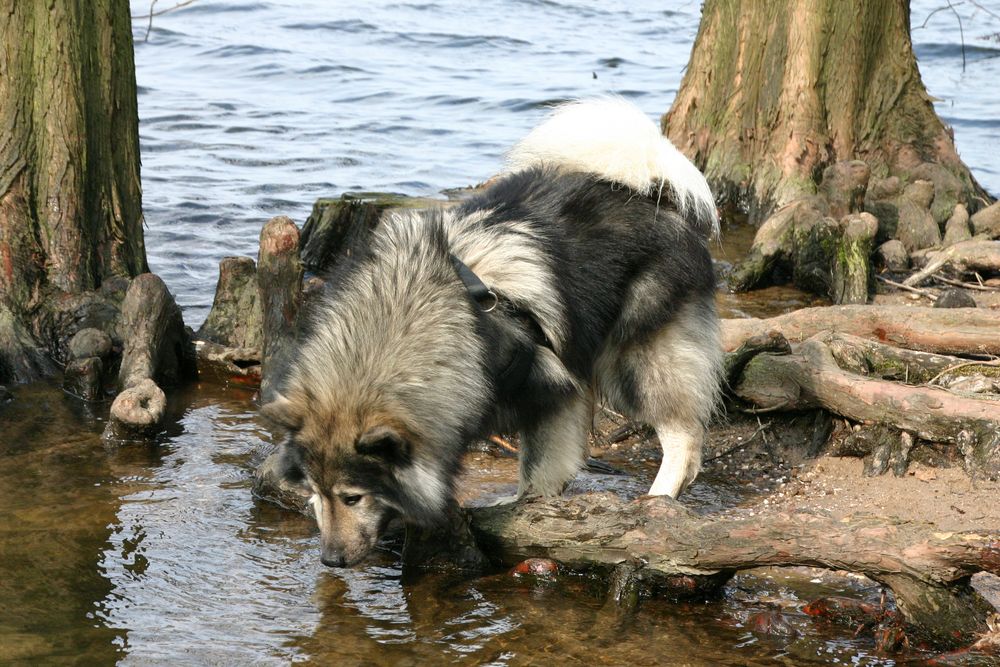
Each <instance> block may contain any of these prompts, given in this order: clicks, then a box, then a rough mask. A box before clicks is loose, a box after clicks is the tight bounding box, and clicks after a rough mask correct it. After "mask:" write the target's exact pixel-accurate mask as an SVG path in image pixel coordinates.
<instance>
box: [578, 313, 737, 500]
mask: <svg viewBox="0 0 1000 667" xmlns="http://www.w3.org/2000/svg"><path fill="white" fill-rule="evenodd" d="M721 371H722V348H721V345H720V343H719V325H718V320H717V319H716V317H715V309H714V307H713V305H712V303H711V302H710V301H705V302H693V303H689V304H687V305H685V306H683V307H682V308H681V309H680V310H679V311H678V312H677V313H676V314H675V315H674V317H673V318H672V319H671V321H670V322H669V323H667V324H666V325H665V326H664V327H663V328H662V329H660V330H659V331H658V332H657V333H656V334H655V335H653V336H652V337H650V338H649V339H648V340H643V341H641V342H638V343H631V344H628V345H626V346H623V347H622V348H621V349H618V350H612V351H609V352H607V353H605V355H603V357H602V359H601V360H600V361H599V363H598V374H599V375H598V386H599V387H601V392H602V393H603V394H604V396H605V398H607V399H608V400H609V401H610V402H611V403H612V404H614V405H616V406H618V408H619V409H620V410H621V411H623V412H626V413H630V415H631V416H632V417H634V418H635V419H638V420H640V421H644V422H646V423H648V424H650V425H652V426H653V428H654V429H656V435H657V437H658V438H659V440H660V447H661V448H662V449H663V460H662V461H661V463H660V470H659V472H658V473H657V475H656V479H655V480H654V481H653V485H652V486H651V487H650V489H649V494H650V495H656V496H671V497H677V495H678V494H679V493H680V492H681V491H683V490H684V489H685V488H687V486H688V485H689V484H690V483H691V482H692V481H694V478H695V477H696V476H697V475H698V472H699V470H700V468H701V450H702V446H703V444H704V440H705V433H706V431H707V428H708V423H709V420H710V419H711V417H712V414H713V413H714V411H715V409H716V406H717V404H718V396H719V381H720V378H721Z"/></svg>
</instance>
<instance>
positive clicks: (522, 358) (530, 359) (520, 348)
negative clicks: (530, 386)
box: [450, 255, 551, 393]
mask: <svg viewBox="0 0 1000 667" xmlns="http://www.w3.org/2000/svg"><path fill="white" fill-rule="evenodd" d="M450 257H451V263H452V264H453V265H454V267H455V273H457V274H458V277H459V279H461V281H462V283H463V284H464V285H465V289H466V291H467V292H468V293H469V297H470V298H471V299H472V301H473V303H475V304H476V305H477V306H478V307H479V310H480V311H481V312H482V313H484V314H486V313H491V312H494V311H496V310H498V308H497V307H498V306H499V305H501V301H502V302H503V304H502V305H503V307H502V308H501V309H499V310H500V311H501V312H502V313H507V314H509V315H510V319H511V320H513V321H514V322H515V323H516V324H515V326H517V327H518V328H521V329H523V330H524V331H525V333H526V334H527V336H528V337H529V338H530V339H532V340H533V342H527V341H525V340H523V339H520V340H516V342H515V343H514V345H513V350H512V351H511V353H510V360H509V361H508V362H507V364H506V365H505V366H504V367H503V368H502V369H500V371H499V372H498V373H497V378H496V381H497V385H498V389H501V390H502V391H504V392H505V393H509V392H514V391H516V390H517V389H519V388H520V387H521V385H523V384H524V381H525V380H527V379H528V373H530V372H531V367H532V365H533V364H534V362H535V343H538V344H541V345H545V346H546V347H549V348H551V344H550V343H549V341H548V339H547V338H546V336H545V333H544V332H543V330H542V327H541V325H539V324H538V320H536V319H535V317H534V315H532V314H531V313H530V312H528V311H526V310H524V309H521V308H518V307H517V306H516V305H515V304H514V303H513V302H511V301H510V300H509V299H505V298H502V297H501V296H499V295H497V293H496V292H494V291H493V290H491V289H490V288H489V287H487V286H486V284H485V283H484V282H483V281H482V280H481V279H480V278H479V276H477V275H476V274H475V273H474V272H473V271H472V269H470V268H469V267H468V266H466V264H465V262H463V261H462V260H460V259H459V258H458V257H456V256H455V255H451V256H450ZM511 337H512V338H518V337H515V336H511Z"/></svg>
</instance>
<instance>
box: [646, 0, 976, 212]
mask: <svg viewBox="0 0 1000 667" xmlns="http://www.w3.org/2000/svg"><path fill="white" fill-rule="evenodd" d="M909 25H910V9H909V3H908V2H907V0H873V1H872V2H840V1H839V0H779V1H777V2H759V1H758V2H754V1H746V0H706V1H705V4H704V7H703V9H702V19H701V26H700V27H699V30H698V37H697V39H696V41H695V45H694V49H693V51H692V53H691V59H690V62H689V63H688V67H687V72H686V74H685V76H684V80H683V82H682V83H681V87H680V91H679V92H678V94H677V98H676V100H675V101H674V104H673V106H672V107H671V109H670V112H669V113H668V114H667V115H666V116H665V117H664V119H663V130H664V132H665V134H667V136H668V137H669V138H670V139H671V141H673V143H674V144H675V145H677V147H678V148H680V149H681V150H682V151H683V152H684V153H686V154H687V155H688V156H689V157H691V158H693V159H694V161H695V163H696V164H697V165H698V166H699V167H700V168H702V169H703V170H704V171H705V174H706V175H707V176H708V179H709V182H710V183H711V184H712V186H713V189H714V190H715V191H716V192H717V193H719V194H721V195H722V198H723V199H724V200H725V203H727V204H730V205H735V206H737V207H739V208H742V209H743V210H745V211H746V212H747V213H749V215H750V218H751V222H753V223H755V224H756V223H759V222H760V221H762V220H764V219H765V218H766V217H767V216H768V215H769V214H770V212H771V211H772V210H773V209H774V208H775V207H777V206H781V205H784V204H786V203H788V202H790V201H792V200H794V199H797V198H800V197H802V196H804V195H810V194H814V193H816V191H817V181H818V180H819V178H820V175H821V173H822V171H823V169H824V168H825V167H826V166H828V165H831V164H833V163H834V162H836V161H840V160H855V159H857V160H863V161H864V162H866V163H867V164H868V165H869V167H871V170H872V171H871V173H872V177H873V179H874V178H885V177H887V176H889V175H898V176H900V177H901V178H902V179H903V180H904V181H906V180H910V177H911V176H912V173H913V172H915V171H920V170H921V165H922V164H924V163H933V164H936V165H940V166H941V167H943V168H944V169H945V170H946V171H947V172H948V173H950V174H951V176H953V177H954V178H955V179H957V182H955V181H954V180H953V179H951V182H952V183H954V184H955V186H956V187H957V188H960V194H959V195H958V197H957V199H959V200H964V201H966V202H967V203H969V204H971V205H973V206H974V208H978V207H979V206H978V203H979V202H978V198H980V197H984V196H985V193H984V191H983V190H982V188H981V187H980V186H979V184H978V183H976V181H975V179H974V178H973V177H972V175H971V174H970V173H969V170H968V168H966V167H965V165H964V164H963V163H962V161H961V159H959V157H958V154H957V153H956V151H955V145H954V142H953V140H952V136H951V132H950V130H949V128H947V127H946V126H945V125H944V124H943V123H942V122H941V120H940V119H939V118H938V116H937V114H936V113H935V111H934V107H933V105H932V103H931V100H930V97H929V96H928V94H927V91H926V89H925V88H924V85H923V82H922V81H921V79H920V73H919V71H918V70H917V62H916V57H915V56H914V54H913V47H912V44H911V42H910V27H909ZM922 169H923V172H926V171H927V168H926V167H923V168H922ZM919 177H920V178H927V175H926V174H924V175H920V176H919ZM945 178H948V177H947V176H945ZM954 204H955V201H952V203H951V206H952V207H954ZM941 206H942V210H944V208H946V206H945V205H944V203H942V205H941ZM950 213H951V211H948V214H950ZM945 215H947V214H945ZM834 217H839V216H836V215H835V216H834Z"/></svg>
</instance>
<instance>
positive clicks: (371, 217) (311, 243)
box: [300, 192, 442, 273]
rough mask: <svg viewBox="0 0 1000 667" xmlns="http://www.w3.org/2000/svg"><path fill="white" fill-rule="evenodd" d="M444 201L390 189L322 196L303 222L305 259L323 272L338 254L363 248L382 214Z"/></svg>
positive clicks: (347, 254)
mask: <svg viewBox="0 0 1000 667" xmlns="http://www.w3.org/2000/svg"><path fill="white" fill-rule="evenodd" d="M441 204H442V202H440V201H436V200H433V199H424V198H421V197H407V196H406V195H398V194H392V193H388V192H349V193H345V194H343V195H341V196H340V197H339V198H337V199H318V200H317V201H316V203H315V204H313V209H312V213H310V214H309V218H308V219H307V220H306V224H305V225H303V226H302V239H301V241H300V244H301V251H302V263H303V265H304V266H305V268H306V269H308V270H309V271H312V272H314V273H321V272H323V271H325V270H327V269H329V268H330V266H332V264H333V263H334V262H335V261H336V259H337V258H338V257H341V256H345V257H350V256H351V255H352V254H353V253H355V252H358V250H359V249H361V248H363V247H364V245H365V243H367V241H368V234H369V233H370V232H371V230H372V229H373V228H374V227H375V225H377V224H378V221H379V220H380V219H381V218H382V214H383V213H385V212H386V211H387V210H389V209H393V208H411V209H412V208H427V207H429V206H441Z"/></svg>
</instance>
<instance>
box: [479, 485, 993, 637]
mask: <svg viewBox="0 0 1000 667" xmlns="http://www.w3.org/2000/svg"><path fill="white" fill-rule="evenodd" d="M470 515H471V517H472V530H473V532H474V533H475V534H476V536H477V539H478V540H479V541H480V544H482V545H483V547H484V550H485V551H486V552H487V553H490V554H495V555H496V557H497V558H499V559H500V560H501V561H502V563H503V564H504V565H511V564H513V563H516V562H518V561H520V560H522V559H524V558H526V557H529V556H544V557H548V558H553V559H555V560H557V561H559V562H560V563H562V564H563V565H565V566H567V567H571V568H575V569H594V568H598V569H602V570H606V571H607V572H610V571H612V570H613V569H614V568H615V567H616V566H618V565H620V564H622V563H633V564H635V563H637V564H641V569H642V571H644V572H645V573H646V574H647V575H649V576H651V577H664V578H669V577H678V576H688V577H692V576H693V577H696V578H697V577H708V576H710V577H718V576H719V575H720V574H722V575H728V574H732V573H735V572H737V571H739V570H746V569H751V568H756V567H762V566H795V565H805V566H811V567H825V568H830V569H834V570H847V571H850V572H857V573H859V574H864V575H866V576H868V577H870V578H871V579H874V580H875V581H878V582H881V583H883V584H885V585H887V586H889V587H890V588H892V590H893V592H894V593H895V595H896V600H897V603H898V604H899V607H900V610H901V611H902V613H903V615H904V618H905V619H906V621H907V622H909V623H910V624H911V625H912V627H913V629H914V630H915V632H916V633H917V634H918V635H919V636H923V637H925V638H926V639H928V640H930V641H933V642H935V643H936V644H939V645H944V646H957V645H964V644H968V643H969V642H971V641H973V640H974V639H975V638H976V635H977V634H978V633H981V632H982V631H984V630H985V629H986V616H987V614H988V613H989V610H990V609H991V607H990V606H989V605H988V604H987V603H986V602H985V601H983V600H982V599H981V598H980V597H979V596H978V594H976V593H975V591H973V590H972V589H971V588H970V587H969V585H968V578H969V577H971V576H972V575H973V574H975V573H976V572H991V573H993V574H1000V531H998V530H995V529H992V530H986V529H984V530H982V531H977V532H965V533H959V532H949V533H942V532H939V531H937V530H935V528H934V526H933V525H931V524H923V523H919V522H905V521H894V520H891V519H886V518H884V517H875V516H868V515H856V516H851V517H847V518H844V519H834V518H832V517H829V516H826V515H823V514H820V513H798V514H779V513H774V514H771V515H768V516H760V515H757V516H752V517H746V518H741V517H728V516H698V515H696V514H694V513H693V512H691V511H690V510H688V509H687V508H685V507H684V506H683V505H681V504H680V503H678V502H677V501H674V500H671V499H670V498H666V497H646V498H641V499H639V500H637V501H633V502H627V501H624V500H622V499H620V498H618V497H617V496H615V495H613V494H607V493H601V494H586V495H580V496H575V497H571V498H552V499H534V500H527V501H522V502H520V503H516V504H512V505H502V506H498V507H489V508H477V509H473V510H470Z"/></svg>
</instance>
